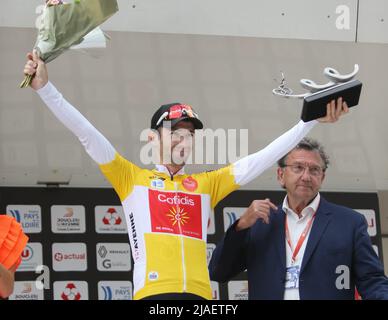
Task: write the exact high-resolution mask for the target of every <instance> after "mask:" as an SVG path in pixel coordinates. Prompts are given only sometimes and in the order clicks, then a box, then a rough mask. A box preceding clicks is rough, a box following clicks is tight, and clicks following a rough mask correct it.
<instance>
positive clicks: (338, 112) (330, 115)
mask: <svg viewBox="0 0 388 320" xmlns="http://www.w3.org/2000/svg"><path fill="white" fill-rule="evenodd" d="M348 112H349V107H348V105H347V104H346V102H342V97H340V98H338V100H337V105H335V100H332V101H331V102H330V103H328V104H327V106H326V116H325V117H322V118H319V119H317V120H318V121H319V122H321V123H333V122H336V121H337V120H338V119H339V118H340V117H341V116H342V115H343V114H346V113H348Z"/></svg>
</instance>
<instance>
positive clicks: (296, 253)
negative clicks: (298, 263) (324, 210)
mask: <svg viewBox="0 0 388 320" xmlns="http://www.w3.org/2000/svg"><path fill="white" fill-rule="evenodd" d="M315 214H316V212H314V214H313V216H312V217H311V218H310V220H309V222H308V223H307V226H306V227H305V228H304V230H303V232H302V234H301V235H300V237H299V240H298V243H297V244H296V247H295V249H294V250H293V249H292V243H291V237H290V231H289V230H288V223H287V214H286V240H287V243H288V245H289V246H290V249H291V252H292V258H291V263H292V264H294V262H295V260H296V256H297V255H298V253H299V250H300V248H301V247H302V244H303V242H304V241H305V240H306V237H307V235H308V233H309V231H310V229H311V225H312V224H313V221H314V218H315Z"/></svg>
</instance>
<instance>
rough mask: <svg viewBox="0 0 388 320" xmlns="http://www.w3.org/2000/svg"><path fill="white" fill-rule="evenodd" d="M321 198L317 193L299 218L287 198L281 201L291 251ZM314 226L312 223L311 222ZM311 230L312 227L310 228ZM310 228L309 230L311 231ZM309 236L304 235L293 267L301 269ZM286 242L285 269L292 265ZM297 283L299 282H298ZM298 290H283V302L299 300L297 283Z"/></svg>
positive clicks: (308, 234) (289, 250) (290, 252)
mask: <svg viewBox="0 0 388 320" xmlns="http://www.w3.org/2000/svg"><path fill="white" fill-rule="evenodd" d="M320 199H321V197H320V195H319V193H318V194H317V196H316V197H315V198H314V200H313V201H312V202H311V203H310V204H309V205H308V206H307V207H306V208H304V209H303V210H302V212H301V214H300V216H298V215H297V214H296V213H295V212H294V211H293V210H292V209H291V208H290V207H289V205H288V199H287V196H286V197H285V199H284V201H283V211H284V212H285V213H286V215H287V223H288V230H289V234H290V238H291V243H292V247H293V249H295V247H296V244H297V243H298V240H299V238H300V236H301V234H302V232H303V230H304V229H305V228H306V226H307V224H308V222H309V221H310V219H311V217H312V216H313V214H314V213H315V212H316V211H317V209H318V206H319V201H320ZM313 224H314V222H313ZM311 228H312V226H311ZM311 228H310V230H311ZM309 236H310V231H309V232H308V233H307V235H306V239H305V241H304V242H303V244H302V246H301V248H300V250H299V253H298V255H297V256H296V259H295V262H294V264H293V265H296V266H299V267H302V260H303V256H304V252H305V250H306V244H307V242H308V239H309ZM285 241H286V266H287V268H288V267H290V266H291V265H292V262H291V260H292V251H291V249H290V246H289V245H288V243H287V240H285ZM298 282H299V281H298ZM297 287H298V288H294V289H285V290H284V300H300V297H299V283H298V285H297Z"/></svg>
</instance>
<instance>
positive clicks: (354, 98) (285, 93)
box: [272, 64, 362, 121]
mask: <svg viewBox="0 0 388 320" xmlns="http://www.w3.org/2000/svg"><path fill="white" fill-rule="evenodd" d="M358 71H359V66H358V64H355V65H354V70H353V72H351V73H349V74H341V73H339V72H338V71H337V70H335V69H334V68H330V67H328V68H325V69H324V71H323V74H324V75H325V76H326V77H327V78H328V79H329V80H330V81H329V82H328V83H326V84H317V83H315V82H314V81H312V80H309V79H301V80H300V84H301V85H302V87H303V88H304V89H306V90H308V92H305V93H300V94H294V92H293V90H292V89H290V88H288V87H287V86H286V81H285V77H284V74H283V73H282V80H281V82H280V85H279V86H278V87H277V88H275V89H273V90H272V93H273V94H274V95H277V96H281V97H285V98H297V99H303V100H304V102H303V109H302V115H301V118H302V120H303V121H310V120H313V119H317V118H320V117H324V116H325V115H326V105H327V103H329V102H330V101H331V100H333V99H338V98H339V97H342V98H343V101H346V103H347V105H348V107H353V106H356V105H357V104H358V102H359V99H360V94H361V88H362V83H361V82H360V81H358V80H355V79H354V77H355V76H356V75H357V73H358Z"/></svg>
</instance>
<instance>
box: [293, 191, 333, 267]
mask: <svg viewBox="0 0 388 320" xmlns="http://www.w3.org/2000/svg"><path fill="white" fill-rule="evenodd" d="M331 218H332V216H331V212H330V210H329V208H328V205H327V201H326V200H324V199H323V198H322V197H321V202H320V204H319V207H318V211H317V213H316V216H315V219H314V223H313V226H312V228H311V231H310V235H309V238H308V241H307V245H306V250H305V253H304V256H303V261H302V267H301V271H300V272H301V273H302V272H303V270H304V268H305V267H306V265H307V263H308V262H309V260H310V258H311V255H312V254H313V252H314V250H315V248H316V246H317V244H318V242H319V240H320V239H321V237H322V235H323V233H324V232H325V230H326V227H327V225H328V224H329V222H330V220H331Z"/></svg>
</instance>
